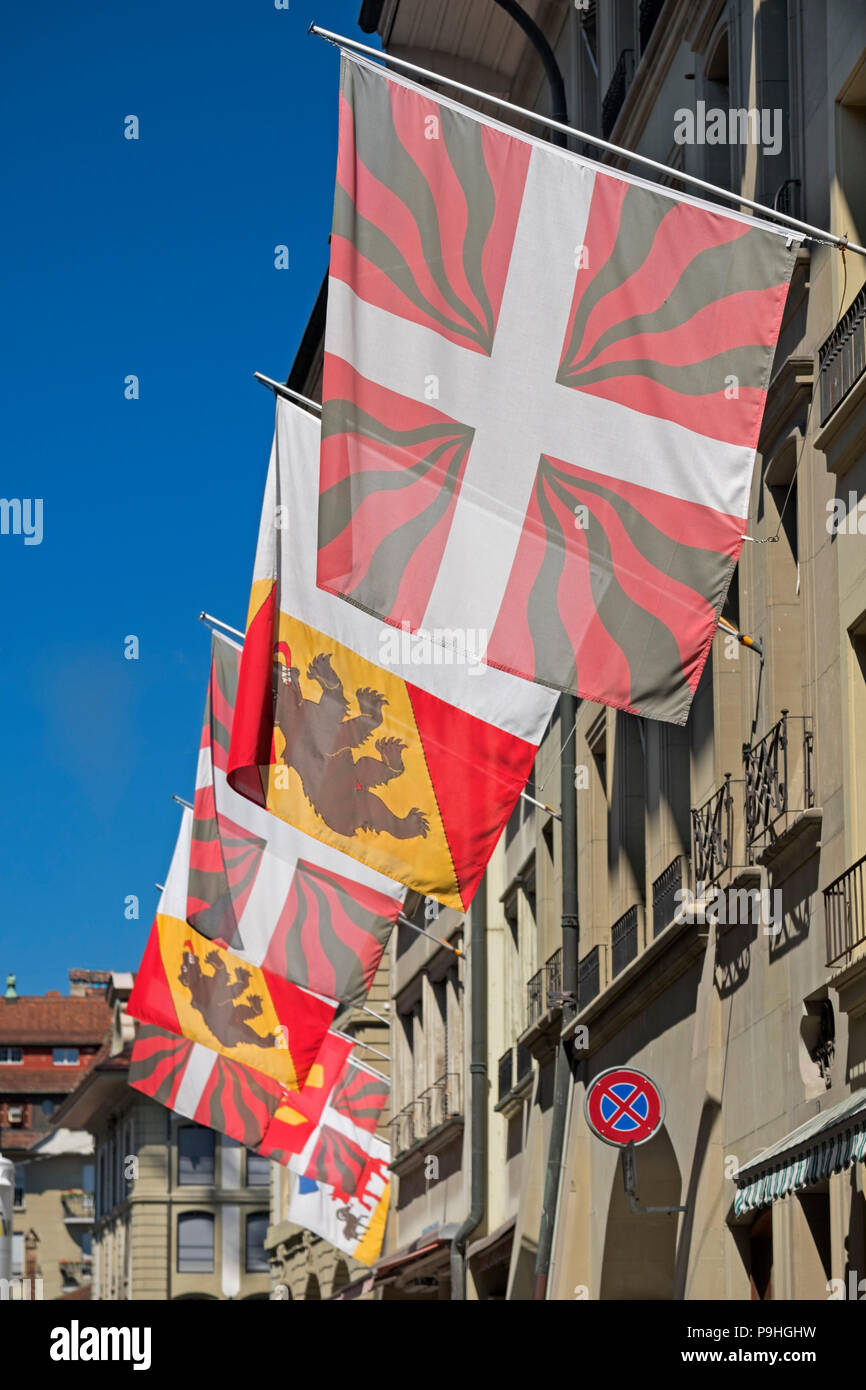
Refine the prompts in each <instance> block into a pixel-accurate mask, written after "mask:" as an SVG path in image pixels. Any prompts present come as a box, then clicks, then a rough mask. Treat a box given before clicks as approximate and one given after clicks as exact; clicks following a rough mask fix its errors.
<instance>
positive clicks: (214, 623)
mask: <svg viewBox="0 0 866 1390" xmlns="http://www.w3.org/2000/svg"><path fill="white" fill-rule="evenodd" d="M198 620H199V622H200V623H210V625H211V627H221V628H222V629H223V631H224V632H230V633H231V635H232V637H239V638H240V640H241V641H243V640H244V634H243V633H242V632H238V630H237V628H236V627H229V625H228V623H224V622H223V621H222V620H221V619H220V618H215V617H214V616H213V614H212V613H204V612H202V613H199V615H198Z"/></svg>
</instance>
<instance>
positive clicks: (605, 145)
mask: <svg viewBox="0 0 866 1390" xmlns="http://www.w3.org/2000/svg"><path fill="white" fill-rule="evenodd" d="M308 33H310V34H315V35H316V37H317V38H320V39H327V40H328V42H329V43H333V44H336V45H337V47H338V48H347V49H349V50H350V51H353V52H355V53H365V54H369V56H370V57H371V58H378V59H379V60H380V61H381V62H383V63H391V64H393V66H394V67H396V68H400V69H402V71H404V72H411V73H414V74H415V75H416V76H418V77H426V78H427V79H428V80H429V81H431V82H438V83H441V84H442V85H443V86H445V87H453V88H454V90H455V91H458V92H465V93H466V94H467V95H468V96H472V97H479V98H480V99H481V100H482V101H489V102H492V103H493V105H494V106H499V107H501V108H502V110H504V111H511V112H513V113H514V114H515V115H516V116H524V117H527V118H528V119H529V120H530V121H537V122H538V123H539V124H540V125H544V126H547V127H548V129H549V130H558V131H561V132H563V133H564V134H566V135H574V136H576V137H577V139H578V140H585V141H586V143H587V144H588V145H595V146H596V147H597V148H598V149H601V150H609V151H610V152H611V154H616V155H619V156H620V157H621V158H623V159H628V160H634V161H636V162H637V163H638V164H643V165H645V166H646V168H648V169H655V170H656V171H657V172H658V173H661V174H667V175H670V176H671V177H673V178H675V179H678V180H680V181H681V182H682V183H689V184H692V186H693V187H694V188H700V189H703V191H704V192H705V193H712V194H713V195H714V197H716V198H725V199H727V201H728V202H729V203H735V204H736V205H737V207H746V208H751V209H752V211H753V212H757V213H760V214H761V216H762V217H768V218H772V219H773V221H775V222H781V223H782V224H783V225H784V226H785V227H791V228H793V229H794V231H797V232H801V233H803V234H804V235H805V236H810V237H817V238H818V239H819V240H821V241H827V242H829V243H830V244H831V245H832V246H838V247H841V248H842V249H843V250H847V251H855V252H856V253H857V255H858V256H866V246H859V245H858V244H857V243H856V242H854V241H849V240H848V238H847V237H844V236H836V235H835V233H834V232H827V231H825V230H824V229H823V228H821V227H813V226H812V224H811V223H809V222H801V221H800V220H799V219H798V218H796V217H789V216H788V214H787V213H785V212H777V211H776V210H775V208H768V207H767V206H766V205H765V204H764V203H756V202H754V200H753V199H751V198H746V197H744V195H743V194H742V193H732V192H731V190H730V189H729V188H720V187H719V186H718V185H717V184H714V183H708V182H707V181H706V179H699V178H698V177H697V175H695V174H686V173H684V172H683V170H682V169H673V168H671V166H670V165H669V164H662V163H661V162H660V161H659V160H657V159H650V158H649V156H648V155H645V154H637V152H636V151H635V150H627V149H625V148H624V147H623V146H622V145H612V144H611V142H610V141H609V140H602V138H601V136H599V135H590V134H589V133H588V131H585V130H578V129H577V127H576V126H572V125H566V124H565V122H564V121H555V120H554V119H553V117H552V116H544V115H542V114H541V112H540V111H529V110H528V109H527V108H526V107H525V106H515V104H514V102H512V101H506V100H505V98H504V97H496V96H493V94H492V93H491V92H482V91H480V90H479V89H478V88H477V87H470V86H468V85H467V83H465V82H458V81H456V79H455V78H453V77H444V76H443V75H442V73H440V72H431V71H430V69H429V68H421V67H418V65H417V64H416V63H409V62H407V61H406V59H405V58H397V57H394V56H393V55H392V54H391V53H385V52H383V51H382V50H381V49H378V48H371V47H370V46H369V45H368V44H365V43H358V41H357V40H356V39H347V38H345V37H344V36H343V35H342V34H335V33H334V32H333V31H332V30H330V29H322V28H321V27H320V26H319V25H318V24H311V25H310V27H309V30H308ZM590 162H592V161H590ZM599 168H601V169H602V170H603V171H604V173H606V174H610V173H611V169H610V166H609V165H606V164H601V165H599ZM673 197H676V194H675V193H674V194H673Z"/></svg>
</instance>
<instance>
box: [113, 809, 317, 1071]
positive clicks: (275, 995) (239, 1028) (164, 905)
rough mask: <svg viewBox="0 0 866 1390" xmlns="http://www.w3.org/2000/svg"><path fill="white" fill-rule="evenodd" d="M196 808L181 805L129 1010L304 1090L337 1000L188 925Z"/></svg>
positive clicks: (131, 1013)
mask: <svg viewBox="0 0 866 1390" xmlns="http://www.w3.org/2000/svg"><path fill="white" fill-rule="evenodd" d="M192 815H193V813H192V811H190V810H184V812H183V818H182V821H181V829H180V834H179V836H178V840H177V845H176V846H175V851H174V855H173V857H172V861H171V868H170V870H169V874H168V879H167V880H166V884H165V888H164V889H163V893H162V897H161V898H160V901H159V906H158V907H157V912H156V920H155V921H154V923H153V926H152V928H151V931H150V936H149V937H148V941H147V946H146V947H145V951H144V957H143V959H142V962H141V965H140V967H139V970H138V973H137V975H136V977H135V984H134V986H133V989H132V993H131V994H130V996H129V1002H128V1004H127V1011H128V1012H129V1014H130V1015H131V1017H132V1018H137V1019H139V1020H140V1021H141V1022H142V1023H153V1024H156V1025H157V1026H158V1027H160V1028H165V1029H167V1030H168V1031H169V1032H170V1033H175V1034H177V1035H178V1036H180V1037H183V1038H188V1039H189V1040H190V1041H191V1042H197V1043H201V1044H202V1045H203V1046H204V1047H209V1048H211V1049H212V1050H213V1051H215V1052H220V1053H222V1054H223V1055H224V1056H228V1057H230V1058H231V1059H232V1060H233V1061H238V1062H242V1063H244V1064H245V1065H247V1066H249V1067H252V1068H253V1069H254V1070H256V1071H261V1072H264V1073H265V1074H266V1075H267V1076H270V1077H271V1078H272V1079H273V1080H275V1081H279V1082H280V1083H281V1084H282V1085H283V1086H285V1087H286V1088H287V1089H289V1090H299V1089H300V1087H301V1086H303V1085H304V1082H305V1081H306V1078H307V1075H308V1073H309V1071H310V1068H311V1067H312V1065H313V1063H314V1062H315V1060H316V1056H317V1054H318V1052H319V1049H320V1047H321V1046H322V1043H323V1041H324V1039H325V1035H326V1033H327V1032H328V1029H329V1027H330V1024H331V1021H332V1019H333V1018H334V1014H335V1013H336V1004H335V1002H334V1001H333V1000H327V999H321V998H319V997H318V995H316V994H312V993H309V992H308V991H307V990H304V989H299V988H298V986H297V985H294V984H291V983H290V982H289V981H288V980H285V979H282V978H280V976H278V975H275V974H273V973H272V972H271V971H269V970H264V969H262V968H260V967H258V966H255V965H252V964H248V963H247V962H246V961H244V960H242V959H241V957H240V956H237V955H235V954H234V953H233V952H232V951H229V950H227V949H226V948H225V947H221V946H217V945H216V944H215V943H214V942H212V941H209V940H208V938H207V937H205V936H202V935H201V934H200V933H199V932H197V931H194V930H193V928H191V927H190V926H189V923H188V922H186V920H185V917H184V914H185V912H186V901H187V883H188V878H189V854H190V841H191V837H192Z"/></svg>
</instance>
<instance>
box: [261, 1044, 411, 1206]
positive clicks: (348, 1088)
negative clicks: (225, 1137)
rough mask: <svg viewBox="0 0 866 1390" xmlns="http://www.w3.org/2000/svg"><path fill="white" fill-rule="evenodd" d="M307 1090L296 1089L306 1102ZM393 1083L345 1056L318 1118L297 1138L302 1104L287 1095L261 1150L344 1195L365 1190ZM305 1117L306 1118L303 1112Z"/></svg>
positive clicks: (268, 1130) (275, 1115) (301, 1098)
mask: <svg viewBox="0 0 866 1390" xmlns="http://www.w3.org/2000/svg"><path fill="white" fill-rule="evenodd" d="M306 1090H307V1087H306V1086H305V1087H304V1090H303V1091H301V1092H299V1093H297V1095H298V1098H299V1099H300V1100H301V1101H303V1098H304V1093H305V1091H306ZM388 1095H389V1084H388V1082H387V1080H386V1079H385V1078H384V1077H383V1076H380V1075H379V1073H378V1072H375V1071H373V1070H372V1069H371V1068H369V1067H365V1066H363V1065H362V1064H361V1063H360V1062H356V1061H355V1060H354V1059H351V1058H348V1057H347V1058H346V1060H345V1062H344V1064H343V1066H342V1067H341V1069H340V1072H339V1074H338V1075H337V1076H335V1078H334V1084H333V1086H332V1088H331V1092H330V1094H329V1096H328V1097H327V1100H326V1102H325V1104H324V1105H320V1106H319V1109H318V1113H317V1117H316V1123H315V1125H314V1126H312V1127H308V1128H307V1130H306V1132H305V1134H304V1136H303V1139H302V1140H301V1141H299V1135H298V1128H299V1126H298V1120H299V1114H298V1112H299V1111H300V1112H301V1116H303V1105H297V1104H296V1096H295V1094H294V1093H293V1094H291V1095H287V1096H286V1098H285V1101H284V1103H283V1104H282V1105H281V1106H280V1107H279V1109H278V1110H277V1111H276V1112H275V1114H274V1116H273V1118H272V1119H271V1121H270V1123H269V1125H268V1128H267V1130H266V1132H265V1135H264V1138H263V1141H262V1144H261V1150H262V1152H263V1153H266V1154H267V1155H268V1156H269V1157H271V1158H274V1159H276V1160H277V1161H278V1162H280V1163H283V1164H285V1165H286V1166H287V1167H289V1168H291V1169H292V1171H293V1172H295V1173H298V1174H300V1175H301V1176H302V1177H308V1178H316V1180H317V1181H319V1182H322V1183H325V1185H326V1186H331V1187H335V1188H337V1189H338V1190H339V1191H340V1192H341V1193H343V1195H344V1196H346V1197H351V1196H353V1195H354V1194H355V1193H356V1192H357V1191H359V1190H363V1185H364V1183H365V1182H366V1179H367V1170H368V1168H369V1165H370V1162H371V1159H372V1158H373V1157H374V1155H375V1154H376V1153H379V1152H380V1151H379V1149H378V1148H377V1145H379V1144H381V1142H382V1141H381V1140H380V1139H377V1138H376V1128H377V1126H378V1125H379V1123H380V1121H381V1118H382V1112H383V1111H384V1109H385V1107H386V1106H387V1104H388ZM304 1118H305V1117H304Z"/></svg>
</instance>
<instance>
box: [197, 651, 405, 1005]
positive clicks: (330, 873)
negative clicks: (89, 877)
mask: <svg viewBox="0 0 866 1390" xmlns="http://www.w3.org/2000/svg"><path fill="white" fill-rule="evenodd" d="M240 661H241V653H240V649H239V648H238V647H237V645H236V644H235V643H234V642H231V641H229V640H228V638H225V637H221V636H218V635H217V634H216V633H215V634H214V636H213V642H212V654H211V670H210V681H209V683H208V696H207V701H206V704H205V716H204V725H203V727H202V737H201V747H200V749H199V759H198V770H197V775H196V789H195V807H194V818H193V825H192V838H191V846H190V862H189V879H188V899H187V910H186V918H187V921H188V923H189V925H190V926H192V927H194V928H195V930H196V931H197V932H199V933H201V935H202V936H206V937H209V938H210V939H211V940H212V941H222V942H224V943H225V945H226V946H228V947H229V948H230V949H231V950H232V951H234V952H236V953H237V954H238V955H239V956H240V957H242V958H243V959H245V960H249V961H251V962H252V963H253V964H254V965H260V966H262V968H263V969H265V970H268V971H270V972H271V973H272V974H274V975H276V976H279V977H280V978H282V979H285V980H290V981H292V983H294V984H296V985H301V986H302V987H304V988H305V989H308V990H313V991H315V992H316V993H317V994H323V995H325V996H327V997H329V998H334V999H337V1000H339V1001H340V1002H341V1003H343V1004H361V1003H363V1001H364V999H366V997H367V993H368V991H369V989H370V985H371V984H372V982H373V977H374V975H375V974H376V970H377V969H378V966H379V961H380V960H381V958H382V953H383V951H384V949H385V947H386V946H387V944H388V940H389V938H390V936H391V931H392V929H393V927H394V923H395V922H396V920H397V918H398V916H399V914H400V910H401V908H402V906H403V902H404V899H405V894H406V889H405V888H404V887H402V885H399V884H396V883H394V881H393V880H392V879H389V878H386V877H385V875H384V874H380V873H377V872H376V871H375V870H374V869H371V868H369V867H368V866H367V865H364V864H358V863H357V862H356V861H355V860H354V859H350V858H349V857H348V856H347V855H345V854H341V853H340V851H339V850H338V849H335V848H333V847H332V846H330V845H327V844H323V843H322V841H321V840H317V839H313V838H312V836H309V835H305V834H303V833H302V831H300V830H296V829H295V828H294V827H293V826H290V825H286V824H285V822H284V821H282V820H280V819H278V817H277V816H273V815H270V814H269V812H268V811H266V810H265V809H264V808H263V807H261V806H256V805H255V804H254V803H253V802H252V801H249V800H247V798H246V797H244V796H239V795H238V793H237V792H236V791H233V790H232V788H231V787H230V786H229V785H228V783H227V781H226V776H225V773H226V762H227V758H228V749H229V742H230V739H231V731H232V721H233V716H234V709H235V700H236V693H237V686H238V672H239V669H240Z"/></svg>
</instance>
